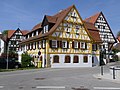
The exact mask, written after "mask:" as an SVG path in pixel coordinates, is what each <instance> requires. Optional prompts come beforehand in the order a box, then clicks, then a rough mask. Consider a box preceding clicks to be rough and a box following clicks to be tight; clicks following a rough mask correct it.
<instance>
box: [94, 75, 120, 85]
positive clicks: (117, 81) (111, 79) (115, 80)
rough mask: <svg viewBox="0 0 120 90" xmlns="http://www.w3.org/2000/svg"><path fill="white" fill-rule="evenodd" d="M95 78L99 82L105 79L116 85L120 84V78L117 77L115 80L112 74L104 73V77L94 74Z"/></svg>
mask: <svg viewBox="0 0 120 90" xmlns="http://www.w3.org/2000/svg"><path fill="white" fill-rule="evenodd" d="M93 77H95V78H97V79H99V80H102V79H105V80H109V81H112V82H115V83H120V77H119V76H116V77H115V79H113V75H112V74H110V73H104V74H103V75H100V74H94V75H93Z"/></svg>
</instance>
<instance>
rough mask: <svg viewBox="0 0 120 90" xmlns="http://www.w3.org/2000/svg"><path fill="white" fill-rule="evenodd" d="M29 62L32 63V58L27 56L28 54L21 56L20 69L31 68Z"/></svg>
mask: <svg viewBox="0 0 120 90" xmlns="http://www.w3.org/2000/svg"><path fill="white" fill-rule="evenodd" d="M31 61H32V57H31V56H30V55H28V53H24V54H22V60H21V64H22V67H28V66H33V64H32V63H31Z"/></svg>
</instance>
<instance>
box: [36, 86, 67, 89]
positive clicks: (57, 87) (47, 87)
mask: <svg viewBox="0 0 120 90" xmlns="http://www.w3.org/2000/svg"><path fill="white" fill-rule="evenodd" d="M36 88H37V89H40V88H43V89H65V86H36Z"/></svg>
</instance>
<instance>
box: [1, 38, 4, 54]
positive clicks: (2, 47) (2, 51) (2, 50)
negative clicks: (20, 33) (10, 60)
mask: <svg viewBox="0 0 120 90" xmlns="http://www.w3.org/2000/svg"><path fill="white" fill-rule="evenodd" d="M4 43H5V42H4V41H3V40H2V39H0V48H1V51H0V55H1V54H2V53H4V48H5V46H4Z"/></svg>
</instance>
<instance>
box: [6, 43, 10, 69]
mask: <svg viewBox="0 0 120 90" xmlns="http://www.w3.org/2000/svg"><path fill="white" fill-rule="evenodd" d="M8 57H9V43H8V46H7V63H6V64H7V65H6V69H8Z"/></svg>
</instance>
